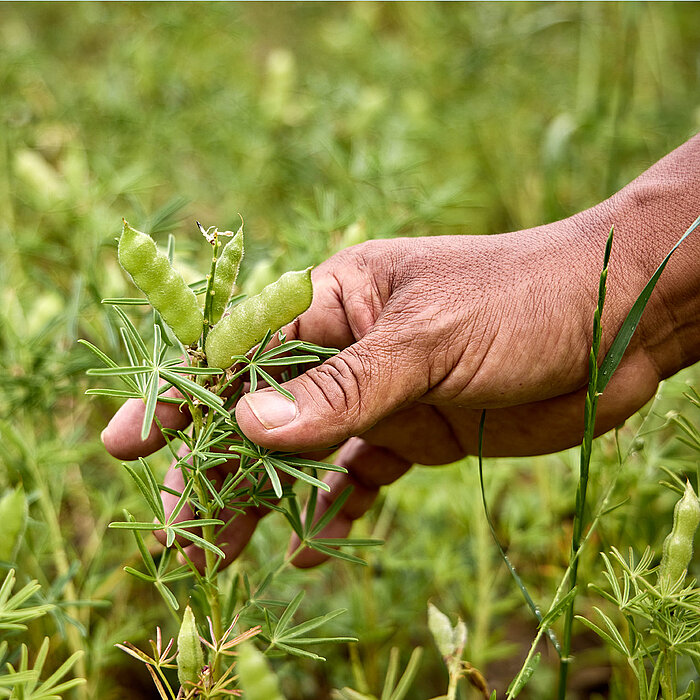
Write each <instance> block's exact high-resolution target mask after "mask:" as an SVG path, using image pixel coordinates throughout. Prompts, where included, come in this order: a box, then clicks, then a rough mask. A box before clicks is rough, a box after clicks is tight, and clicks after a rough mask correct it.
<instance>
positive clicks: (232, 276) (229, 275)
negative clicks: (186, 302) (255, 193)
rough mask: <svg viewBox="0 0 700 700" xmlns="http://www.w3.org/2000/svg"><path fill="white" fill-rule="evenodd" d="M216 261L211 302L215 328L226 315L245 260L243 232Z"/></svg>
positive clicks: (211, 319)
mask: <svg viewBox="0 0 700 700" xmlns="http://www.w3.org/2000/svg"><path fill="white" fill-rule="evenodd" d="M218 258H219V259H218V260H217V261H216V272H215V273H214V281H213V283H212V292H213V293H214V297H213V299H212V301H211V318H210V319H209V323H210V324H211V325H212V326H213V325H214V324H216V323H218V322H219V319H220V318H221V317H222V316H223V315H224V311H226V306H227V304H228V300H229V299H230V298H231V292H232V291H233V285H234V284H236V277H238V269H239V268H240V266H241V260H242V259H243V231H239V232H238V233H237V234H236V235H235V236H234V237H233V238H232V239H231V240H230V241H229V242H228V243H227V244H226V245H225V246H224V249H223V250H222V251H221V253H220V254H219V256H218Z"/></svg>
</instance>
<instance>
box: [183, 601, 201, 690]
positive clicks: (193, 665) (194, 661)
mask: <svg viewBox="0 0 700 700" xmlns="http://www.w3.org/2000/svg"><path fill="white" fill-rule="evenodd" d="M203 666H204V652H203V651H202V643H201V642H200V641H199V632H197V623H196V622H195V619H194V613H193V612H192V608H190V606H189V605H188V606H187V607H186V608H185V614H184V615H183V616H182V625H180V632H179V633H178V635H177V677H178V680H179V681H180V685H181V686H182V687H183V688H185V689H186V690H187V686H188V685H192V684H193V683H196V682H197V680H198V679H199V673H200V671H201V670H202V668H203Z"/></svg>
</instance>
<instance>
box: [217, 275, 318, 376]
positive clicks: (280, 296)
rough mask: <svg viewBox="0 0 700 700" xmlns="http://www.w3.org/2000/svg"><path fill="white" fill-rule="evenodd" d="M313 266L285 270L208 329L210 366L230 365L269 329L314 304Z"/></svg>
mask: <svg viewBox="0 0 700 700" xmlns="http://www.w3.org/2000/svg"><path fill="white" fill-rule="evenodd" d="M312 296H313V288H312V286H311V268H308V269H306V270H301V271H299V272H286V273H285V274H284V275H282V277H280V278H279V279H278V280H277V281H276V282H273V283H272V284H269V285H268V286H267V287H265V288H264V289H263V290H262V292H260V294H256V295H255V296H254V297H250V298H249V299H246V300H245V301H242V302H241V303H240V304H238V305H237V306H234V307H233V309H231V313H230V314H229V315H228V316H225V317H224V318H222V319H221V321H219V322H218V323H217V324H216V325H215V326H214V327H213V328H212V329H211V331H210V332H209V335H208V336H207V342H206V348H205V349H206V353H207V362H208V363H209V366H210V367H221V368H222V369H225V368H227V367H230V366H231V365H232V364H233V362H234V360H233V357H234V355H245V354H246V353H247V352H248V351H249V350H251V349H252V348H254V347H255V346H256V345H257V344H258V343H259V342H260V341H261V340H262V339H263V337H264V336H265V333H267V331H268V330H272V332H273V333H276V332H277V331H278V330H279V329H280V328H282V326H285V325H286V324H288V323H290V322H291V321H293V320H294V319H295V318H296V317H297V316H299V314H301V313H303V312H304V311H306V309H308V308H309V305H310V304H311V299H312Z"/></svg>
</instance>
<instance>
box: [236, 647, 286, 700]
mask: <svg viewBox="0 0 700 700" xmlns="http://www.w3.org/2000/svg"><path fill="white" fill-rule="evenodd" d="M236 649H237V650H238V659H237V661H236V672H237V673H238V678H239V680H240V684H241V690H243V693H244V695H243V697H244V698H245V699H246V700H284V696H283V695H282V693H281V692H280V688H279V683H278V682H277V676H275V674H274V672H273V671H272V669H271V668H270V666H269V664H268V663H267V660H266V659H265V656H264V655H263V654H262V653H261V652H260V651H258V649H257V648H256V647H255V645H254V644H252V643H251V642H244V643H243V644H239V645H238V646H237V647H236Z"/></svg>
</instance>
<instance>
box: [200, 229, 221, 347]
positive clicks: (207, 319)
mask: <svg viewBox="0 0 700 700" xmlns="http://www.w3.org/2000/svg"><path fill="white" fill-rule="evenodd" d="M220 251H221V242H220V241H219V238H218V236H217V238H216V240H215V241H214V252H213V254H212V256H211V266H210V268H209V274H208V275H207V290H206V292H205V293H204V338H203V343H202V347H204V342H206V340H207V334H208V333H209V327H210V325H211V306H212V302H213V300H214V297H213V296H212V288H213V286H214V275H215V274H216V261H217V259H218V257H219V252H220Z"/></svg>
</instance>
